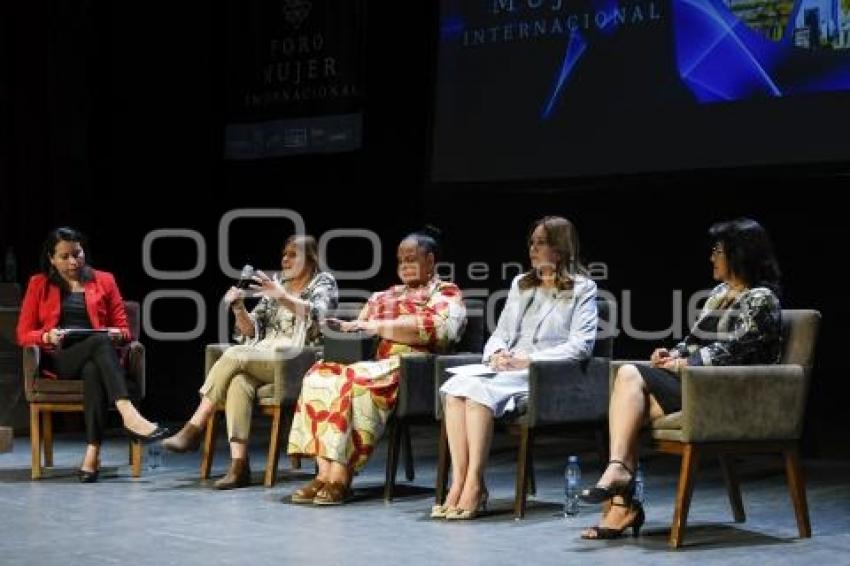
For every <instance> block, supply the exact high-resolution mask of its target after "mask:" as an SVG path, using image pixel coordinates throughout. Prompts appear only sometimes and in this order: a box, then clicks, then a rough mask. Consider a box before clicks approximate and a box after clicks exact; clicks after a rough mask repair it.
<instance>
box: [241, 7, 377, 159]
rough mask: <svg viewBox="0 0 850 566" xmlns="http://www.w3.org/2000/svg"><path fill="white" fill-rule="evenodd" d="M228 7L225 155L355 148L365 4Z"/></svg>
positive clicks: (358, 143)
mask: <svg viewBox="0 0 850 566" xmlns="http://www.w3.org/2000/svg"><path fill="white" fill-rule="evenodd" d="M227 6H228V8H227V11H228V13H227V16H228V17H227V48H226V52H227V66H226V72H227V76H226V80H227V86H226V92H227V125H226V129H225V157H226V158H228V159H260V158H266V157H280V156H287V155H297V154H307V153H336V152H344V151H353V150H356V149H359V148H360V146H361V139H362V135H361V132H362V119H363V77H364V72H363V71H364V63H363V62H364V58H365V53H364V38H365V34H364V29H365V17H364V16H365V10H364V7H363V0H345V1H336V0H261V1H257V2H228V3H227Z"/></svg>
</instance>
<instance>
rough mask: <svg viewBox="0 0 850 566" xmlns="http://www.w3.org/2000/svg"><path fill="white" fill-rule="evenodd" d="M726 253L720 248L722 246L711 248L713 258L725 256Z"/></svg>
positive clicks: (717, 245)
mask: <svg viewBox="0 0 850 566" xmlns="http://www.w3.org/2000/svg"><path fill="white" fill-rule="evenodd" d="M724 253H726V252H724V251H723V248H721V247H720V244H715V245H714V247H712V248H711V255H712V257H713V256H718V255H723V254H724Z"/></svg>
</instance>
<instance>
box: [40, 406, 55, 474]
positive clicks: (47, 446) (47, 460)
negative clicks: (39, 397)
mask: <svg viewBox="0 0 850 566" xmlns="http://www.w3.org/2000/svg"><path fill="white" fill-rule="evenodd" d="M41 422H42V425H41V426H42V427H43V428H42V431H41V438H42V443H43V444H44V467H45V468H52V467H53V413H51V412H50V411H41Z"/></svg>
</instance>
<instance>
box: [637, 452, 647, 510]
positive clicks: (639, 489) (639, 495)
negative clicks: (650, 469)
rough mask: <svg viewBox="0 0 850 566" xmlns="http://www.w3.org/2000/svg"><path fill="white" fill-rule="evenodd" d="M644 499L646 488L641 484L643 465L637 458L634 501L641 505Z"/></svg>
mask: <svg viewBox="0 0 850 566" xmlns="http://www.w3.org/2000/svg"><path fill="white" fill-rule="evenodd" d="M645 500H646V490H645V488H644V484H643V466H641V465H640V461H639V460H638V463H637V468H636V469H635V501H637V502H638V503H640V504H641V505H643V503H644V501H645Z"/></svg>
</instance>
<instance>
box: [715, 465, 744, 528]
mask: <svg viewBox="0 0 850 566" xmlns="http://www.w3.org/2000/svg"><path fill="white" fill-rule="evenodd" d="M719 460H720V471H721V472H722V473H723V482H724V483H725V484H726V491H727V492H728V493H729V505H730V506H731V507H732V516H733V517H734V518H735V522H736V523H743V522H744V521H746V520H747V517H746V515H745V514H744V502H743V500H742V499H741V484H740V482H739V481H738V474H737V473H736V472H735V468H734V466H733V464H732V460H731V458H730V457H729V456H726V455H724V454H721V455H720V456H719Z"/></svg>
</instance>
